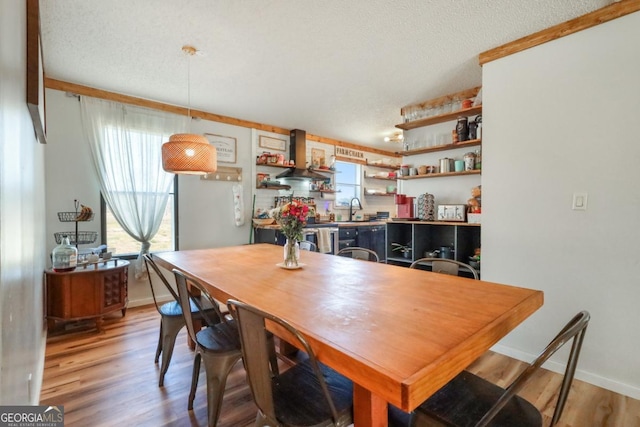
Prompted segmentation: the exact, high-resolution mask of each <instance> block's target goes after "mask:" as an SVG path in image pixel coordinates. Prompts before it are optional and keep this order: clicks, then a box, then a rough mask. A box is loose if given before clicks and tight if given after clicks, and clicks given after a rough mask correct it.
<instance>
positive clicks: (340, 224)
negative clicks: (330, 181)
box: [254, 221, 387, 230]
mask: <svg viewBox="0 0 640 427" xmlns="http://www.w3.org/2000/svg"><path fill="white" fill-rule="evenodd" d="M386 223H387V222H386V221H339V222H338V221H336V222H319V223H315V224H307V225H306V226H305V228H316V227H338V228H340V227H367V226H374V225H375V226H380V225H386ZM254 227H255V228H266V229H276V230H278V229H280V226H279V225H278V224H269V225H255V226H254Z"/></svg>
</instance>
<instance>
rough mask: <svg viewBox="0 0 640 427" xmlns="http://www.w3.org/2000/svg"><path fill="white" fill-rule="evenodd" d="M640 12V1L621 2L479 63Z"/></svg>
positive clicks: (496, 51) (497, 50)
mask: <svg viewBox="0 0 640 427" xmlns="http://www.w3.org/2000/svg"><path fill="white" fill-rule="evenodd" d="M639 10H640V0H621V1H619V2H616V3H612V4H610V5H608V6H605V7H603V8H600V9H598V10H594V11H593V12H590V13H587V14H586V15H582V16H579V17H577V18H574V19H571V20H569V21H566V22H563V23H561V24H558V25H554V26H553V27H549V28H547V29H544V30H542V31H538V32H537V33H533V34H530V35H528V36H525V37H522V38H520V39H518V40H514V41H512V42H509V43H507V44H503V45H502V46H498V47H496V48H493V49H490V50H487V51H485V52H482V53H481V54H480V55H478V62H479V63H480V65H481V66H482V65H484V64H486V63H487V62H491V61H495V60H496V59H500V58H504V57H505V56H509V55H513V54H514V53H517V52H520V51H523V50H526V49H529V48H532V47H534V46H538V45H541V44H544V43H547V42H550V41H552V40H556V39H559V38H561V37H564V36H568V35H569V34H573V33H577V32H578V31H582V30H585V29H587V28H591V27H595V26H596V25H600V24H602V23H604V22H607V21H611V20H613V19H616V18H620V17H621V16H624V15H629V14H630V13H634V12H637V11H639Z"/></svg>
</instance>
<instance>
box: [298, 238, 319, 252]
mask: <svg viewBox="0 0 640 427" xmlns="http://www.w3.org/2000/svg"><path fill="white" fill-rule="evenodd" d="M298 244H299V245H300V250H303V251H310V252H318V246H317V245H316V244H315V243H313V242H310V241H309V240H300V242H298Z"/></svg>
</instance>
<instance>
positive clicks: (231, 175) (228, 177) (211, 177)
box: [200, 166, 242, 182]
mask: <svg viewBox="0 0 640 427" xmlns="http://www.w3.org/2000/svg"><path fill="white" fill-rule="evenodd" d="M200 179H205V180H207V181H229V182H232V181H233V182H238V181H242V168H233V167H229V166H218V170H217V171H215V172H214V173H208V174H206V175H202V176H201V177H200Z"/></svg>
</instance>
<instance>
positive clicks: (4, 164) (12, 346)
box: [0, 0, 46, 405]
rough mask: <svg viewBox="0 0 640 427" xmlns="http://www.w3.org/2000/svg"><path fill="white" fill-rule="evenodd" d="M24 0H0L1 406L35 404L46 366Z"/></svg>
mask: <svg viewBox="0 0 640 427" xmlns="http://www.w3.org/2000/svg"><path fill="white" fill-rule="evenodd" d="M25 4H26V2H14V1H12V0H0V76H1V79H2V80H1V81H0V331H1V332H0V366H1V369H0V405H35V404H37V403H38V401H39V399H40V385H41V381H42V369H43V366H44V345H45V334H44V329H43V320H44V318H43V307H42V301H43V292H42V290H43V285H42V272H43V270H44V268H45V262H44V258H45V250H44V247H45V243H44V211H43V207H44V198H45V196H44V161H43V156H44V152H45V150H46V147H45V146H44V145H41V144H39V143H38V142H37V141H36V139H35V137H34V133H33V125H32V122H31V117H30V116H29V112H28V110H27V104H26V83H25V76H26V68H27V67H26V36H25V35H26V9H25ZM29 377H31V381H29Z"/></svg>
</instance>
